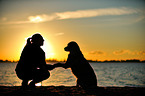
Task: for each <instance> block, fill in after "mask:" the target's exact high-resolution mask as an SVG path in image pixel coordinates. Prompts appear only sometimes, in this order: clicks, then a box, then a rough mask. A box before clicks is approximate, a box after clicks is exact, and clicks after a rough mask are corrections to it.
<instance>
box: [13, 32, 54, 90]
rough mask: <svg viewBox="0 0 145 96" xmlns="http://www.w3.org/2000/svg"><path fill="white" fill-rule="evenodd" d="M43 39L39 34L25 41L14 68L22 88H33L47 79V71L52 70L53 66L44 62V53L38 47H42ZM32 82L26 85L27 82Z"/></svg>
mask: <svg viewBox="0 0 145 96" xmlns="http://www.w3.org/2000/svg"><path fill="white" fill-rule="evenodd" d="M43 42H44V39H43V37H42V36H41V35H40V34H34V35H33V36H32V38H28V39H27V44H26V46H25V47H24V49H23V51H22V54H21V57H20V60H19V62H18V64H17V66H16V69H15V71H16V74H17V76H18V78H20V79H21V80H22V88H28V87H31V88H35V83H38V82H41V81H43V80H46V79H47V78H49V76H50V73H49V71H48V70H52V69H54V66H53V65H48V64H46V62H45V52H44V51H43V50H42V49H41V47H40V46H43ZM29 80H32V81H31V82H30V84H29V85H28V81H29Z"/></svg>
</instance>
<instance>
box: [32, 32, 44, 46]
mask: <svg viewBox="0 0 145 96" xmlns="http://www.w3.org/2000/svg"><path fill="white" fill-rule="evenodd" d="M31 39H32V40H31V42H32V43H33V44H36V45H39V46H43V42H44V39H43V37H42V36H41V35H40V34H34V35H33V36H32V38H31Z"/></svg>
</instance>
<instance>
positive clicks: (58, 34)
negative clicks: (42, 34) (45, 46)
mask: <svg viewBox="0 0 145 96" xmlns="http://www.w3.org/2000/svg"><path fill="white" fill-rule="evenodd" d="M63 34H64V33H56V34H55V36H60V35H63Z"/></svg>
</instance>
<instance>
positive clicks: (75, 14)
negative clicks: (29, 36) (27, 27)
mask: <svg viewBox="0 0 145 96" xmlns="http://www.w3.org/2000/svg"><path fill="white" fill-rule="evenodd" d="M138 12H139V10H136V9H129V8H125V7H123V8H106V9H90V10H77V11H66V12H56V13H53V14H51V15H47V14H42V15H36V16H29V17H28V19H29V20H30V21H31V22H37V21H40V22H44V21H52V20H62V19H77V18H89V17H96V16H105V15H126V14H134V13H138Z"/></svg>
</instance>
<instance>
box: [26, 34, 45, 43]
mask: <svg viewBox="0 0 145 96" xmlns="http://www.w3.org/2000/svg"><path fill="white" fill-rule="evenodd" d="M39 39H43V37H42V36H41V35H40V34H34V35H33V36H32V37H30V38H28V39H27V44H26V45H31V43H35V42H37V41H38V40H39Z"/></svg>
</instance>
